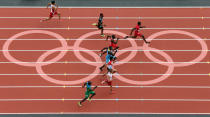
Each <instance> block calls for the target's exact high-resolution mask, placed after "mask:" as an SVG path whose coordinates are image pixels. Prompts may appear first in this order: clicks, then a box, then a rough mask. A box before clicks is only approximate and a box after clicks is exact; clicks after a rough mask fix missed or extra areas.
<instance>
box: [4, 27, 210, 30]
mask: <svg viewBox="0 0 210 117" xmlns="http://www.w3.org/2000/svg"><path fill="white" fill-rule="evenodd" d="M106 29H107V30H131V29H132V28H117V29H116V28H106ZM204 29H206V30H209V29H210V28H204V27H200V28H142V29H141V30H204ZM0 30H97V28H70V27H67V28H0Z"/></svg>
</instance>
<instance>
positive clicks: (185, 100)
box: [0, 98, 210, 102]
mask: <svg viewBox="0 0 210 117" xmlns="http://www.w3.org/2000/svg"><path fill="white" fill-rule="evenodd" d="M79 100H81V99H64V98H63V99H0V101H2V102H6V101H79ZM92 100H93V101H177V102H180V101H181V102H210V99H118V98H113V99H92Z"/></svg>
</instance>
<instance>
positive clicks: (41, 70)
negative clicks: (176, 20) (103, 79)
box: [36, 46, 101, 85]
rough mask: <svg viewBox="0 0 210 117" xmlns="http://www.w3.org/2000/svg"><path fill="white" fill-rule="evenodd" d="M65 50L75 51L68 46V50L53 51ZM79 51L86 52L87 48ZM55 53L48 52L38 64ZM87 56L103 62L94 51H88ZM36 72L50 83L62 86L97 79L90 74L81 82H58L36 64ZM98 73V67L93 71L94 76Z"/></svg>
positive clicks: (61, 48) (40, 58)
mask: <svg viewBox="0 0 210 117" xmlns="http://www.w3.org/2000/svg"><path fill="white" fill-rule="evenodd" d="M63 49H67V50H69V49H72V50H73V49H75V48H74V47H72V46H68V47H67V48H64V47H59V48H55V49H53V50H63ZM77 49H80V50H86V49H85V48H77ZM54 52H55V51H47V52H45V53H44V54H42V55H41V56H40V57H39V58H38V60H37V62H43V61H44V59H45V58H46V57H47V56H49V55H50V54H53V53H54ZM87 54H89V55H91V56H92V57H94V59H95V60H96V62H101V60H100V59H98V58H97V57H98V55H97V54H96V53H94V52H93V51H88V52H87ZM75 55H76V56H77V54H75ZM36 70H37V72H38V73H39V74H41V77H42V78H44V79H45V80H47V81H50V82H52V83H55V84H62V85H75V84H80V83H83V82H86V81H89V80H91V79H93V78H95V77H96V75H91V74H90V75H89V76H86V77H84V78H82V79H79V80H74V81H61V80H56V79H54V78H52V77H50V76H47V75H46V74H45V73H44V71H43V69H42V65H40V64H36ZM98 73H100V70H99V69H98V67H97V68H95V70H94V71H93V73H92V74H98Z"/></svg>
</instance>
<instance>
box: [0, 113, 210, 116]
mask: <svg viewBox="0 0 210 117" xmlns="http://www.w3.org/2000/svg"><path fill="white" fill-rule="evenodd" d="M0 114H1V115H5V114H8V115H30V114H33V115H55V114H57V115H67V114H93V115H96V114H97V115H98V114H99V115H100V114H114V115H115V114H120V115H134V114H135V115H139V114H140V115H155V116H158V115H210V113H194V112H186V113H183V112H182V113H178V112H177V113H153V112H151V113H145V112H139V113H137V112H135V113H134V112H130V113H129V112H42V113H40V112H37V113H36V112H31V113H30V112H29V113H0Z"/></svg>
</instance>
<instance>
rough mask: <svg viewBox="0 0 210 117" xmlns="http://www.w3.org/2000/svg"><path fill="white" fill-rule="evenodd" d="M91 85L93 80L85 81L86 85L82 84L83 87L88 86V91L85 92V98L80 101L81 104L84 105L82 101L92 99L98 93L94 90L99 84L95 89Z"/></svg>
mask: <svg viewBox="0 0 210 117" xmlns="http://www.w3.org/2000/svg"><path fill="white" fill-rule="evenodd" d="M91 85H92V82H91V81H88V82H86V83H84V85H83V86H82V88H84V87H85V86H86V92H85V98H84V99H83V100H82V101H80V102H78V105H79V106H82V103H83V102H84V101H86V100H87V99H88V100H89V101H91V99H92V97H93V96H95V95H96V93H95V92H94V90H95V89H96V88H97V86H95V87H94V88H93V89H91ZM90 95H91V96H90Z"/></svg>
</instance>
